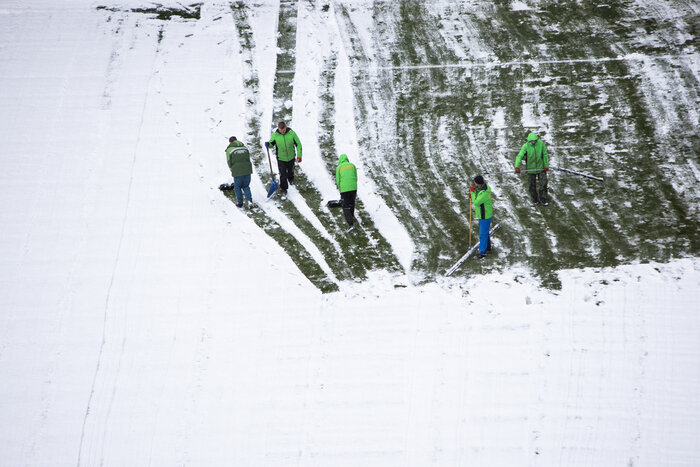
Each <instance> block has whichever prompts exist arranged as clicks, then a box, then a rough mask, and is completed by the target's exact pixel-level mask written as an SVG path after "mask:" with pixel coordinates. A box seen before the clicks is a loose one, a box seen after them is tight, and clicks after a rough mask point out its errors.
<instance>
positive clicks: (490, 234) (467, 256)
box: [445, 222, 501, 276]
mask: <svg viewBox="0 0 700 467" xmlns="http://www.w3.org/2000/svg"><path fill="white" fill-rule="evenodd" d="M500 228H501V224H500V222H499V223H498V224H496V225H495V226H494V227H493V228H492V229H491V232H489V236H492V235H493V234H494V233H495V232H496V231H497V230H498V229H500ZM478 248H479V244H478V243H477V244H476V245H474V246H473V247H471V248H470V249H469V250H468V251H467V252H466V253H465V254H464V256H462V257H461V258H459V260H458V261H457V262H456V263H455V264H454V266H452V267H451V268H450V269H448V270H447V271H445V276H451V275H452V273H453V272H455V271H456V270H457V268H459V267H460V266H461V265H462V263H464V262H465V261H466V260H467V258H469V257H470V256H471V255H473V254H474V252H475V251H477V250H478Z"/></svg>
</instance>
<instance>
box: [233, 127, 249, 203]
mask: <svg viewBox="0 0 700 467" xmlns="http://www.w3.org/2000/svg"><path fill="white" fill-rule="evenodd" d="M228 142H229V144H228V147H227V148H226V163H227V164H228V168H229V169H231V176H233V190H234V191H235V192H236V200H237V203H236V206H238V207H239V208H241V207H243V193H245V198H246V199H247V200H248V209H252V208H253V197H252V195H251V194H250V175H251V174H252V173H253V164H251V162H250V153H249V152H248V149H247V148H246V147H245V145H244V144H243V143H241V142H240V141H238V140H237V139H236V137H235V136H231V137H230V138H229V139H228Z"/></svg>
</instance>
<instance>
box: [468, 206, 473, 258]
mask: <svg viewBox="0 0 700 467" xmlns="http://www.w3.org/2000/svg"><path fill="white" fill-rule="evenodd" d="M471 248H472V195H471V193H470V194H469V248H468V250H471Z"/></svg>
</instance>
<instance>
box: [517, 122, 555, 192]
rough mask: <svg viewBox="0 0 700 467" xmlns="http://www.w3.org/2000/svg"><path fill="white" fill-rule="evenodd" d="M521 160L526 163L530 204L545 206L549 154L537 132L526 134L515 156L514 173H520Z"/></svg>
mask: <svg viewBox="0 0 700 467" xmlns="http://www.w3.org/2000/svg"><path fill="white" fill-rule="evenodd" d="M523 161H525V163H526V165H525V167H526V172H527V175H528V179H529V189H530V199H531V200H532V204H533V205H538V204H542V205H543V206H547V205H548V204H549V197H548V196H547V172H548V171H549V156H548V155H547V146H545V144H544V142H543V141H542V140H541V139H539V137H538V136H537V133H530V134H529V135H527V142H526V143H525V144H523V147H522V148H520V152H519V153H518V155H517V156H516V158H515V173H518V174H519V173H520V165H521V164H522V162H523Z"/></svg>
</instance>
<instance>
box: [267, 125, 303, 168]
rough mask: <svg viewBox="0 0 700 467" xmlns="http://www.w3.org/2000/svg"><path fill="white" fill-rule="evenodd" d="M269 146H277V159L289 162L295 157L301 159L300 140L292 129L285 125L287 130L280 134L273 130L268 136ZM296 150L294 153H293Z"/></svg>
mask: <svg viewBox="0 0 700 467" xmlns="http://www.w3.org/2000/svg"><path fill="white" fill-rule="evenodd" d="M269 143H270V146H274V147H276V148H277V159H279V160H281V161H285V162H289V161H291V160H292V159H294V158H295V157H298V158H299V159H301V141H299V137H298V136H297V134H296V133H294V130H292V129H291V128H289V127H287V131H286V132H285V133H284V134H282V133H280V132H279V130H275V132H274V133H272V136H271V137H270V141H269ZM295 151H296V154H295Z"/></svg>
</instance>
